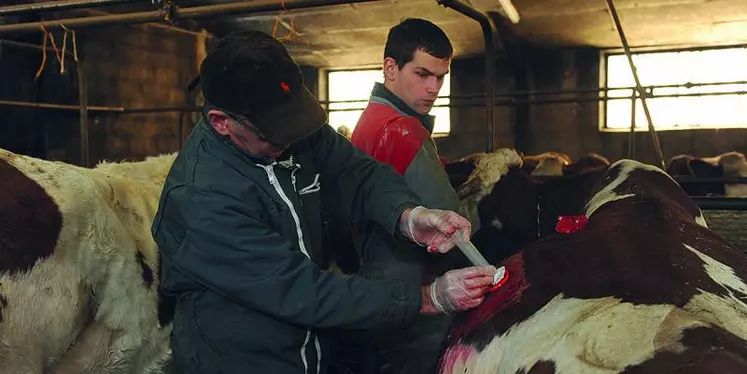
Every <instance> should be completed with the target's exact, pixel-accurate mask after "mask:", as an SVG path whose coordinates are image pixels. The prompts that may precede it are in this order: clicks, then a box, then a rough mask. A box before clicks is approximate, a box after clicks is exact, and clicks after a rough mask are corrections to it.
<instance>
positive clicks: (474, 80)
mask: <svg viewBox="0 0 747 374" xmlns="http://www.w3.org/2000/svg"><path fill="white" fill-rule="evenodd" d="M514 52H515V53H516V55H513V56H512V58H511V60H507V59H505V58H502V59H499V61H497V63H496V74H497V77H498V78H497V85H496V92H499V93H500V92H506V91H510V90H512V89H514V88H515V89H518V90H523V91H527V90H529V91H551V90H574V89H595V88H597V87H598V85H599V52H598V51H597V50H595V49H591V48H577V49H559V48H540V47H522V48H520V49H517V50H515V51H514ZM452 71H453V73H452V74H453V76H452V83H451V85H452V95H469V94H482V93H483V92H484V78H483V77H484V62H483V60H482V58H481V57H475V58H467V59H457V60H455V61H454V62H453V64H452ZM565 97H569V96H565ZM577 97H590V96H589V95H588V94H587V95H584V96H577ZM535 98H540V96H536V97H535ZM556 98H557V96H556ZM473 102H477V103H482V100H481V99H480V100H478V101H473ZM495 118H496V137H495V140H494V141H495V143H494V144H495V147H496V148H497V147H516V148H518V149H519V150H521V151H523V152H525V153H527V154H535V153H541V152H545V151H560V152H565V153H568V154H569V155H571V157H579V156H581V155H584V154H586V153H589V152H597V153H600V154H602V155H604V156H606V157H608V158H611V159H619V158H622V157H627V152H628V134H627V133H603V132H600V131H599V129H598V127H599V122H598V121H599V107H598V104H597V103H596V102H579V103H559V104H558V103H556V104H533V105H527V104H523V105H515V106H513V107H508V106H502V107H501V106H499V107H496V110H495ZM451 126H452V134H451V135H450V136H449V137H447V138H442V139H438V140H437V144H438V147H439V151H440V153H441V154H442V155H443V156H446V157H463V156H465V155H468V154H470V153H474V152H482V151H484V150H485V139H486V136H487V130H486V129H485V110H484V109H483V107H461V108H459V107H457V108H452V114H451ZM658 134H659V138H660V140H661V144H662V150H663V153H664V156H665V158H669V157H671V156H674V155H676V154H681V153H691V154H695V155H702V156H709V155H715V154H719V153H722V152H727V151H731V150H737V151H743V152H744V151H747V129H731V130H690V131H688V130H681V131H660V132H658ZM635 142H636V159H639V160H642V161H644V162H651V163H653V162H656V156H655V152H654V150H653V146H652V142H651V140H650V136H649V134H648V133H647V132H639V133H636V141H635Z"/></svg>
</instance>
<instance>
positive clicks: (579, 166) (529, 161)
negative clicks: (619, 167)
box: [442, 149, 610, 188]
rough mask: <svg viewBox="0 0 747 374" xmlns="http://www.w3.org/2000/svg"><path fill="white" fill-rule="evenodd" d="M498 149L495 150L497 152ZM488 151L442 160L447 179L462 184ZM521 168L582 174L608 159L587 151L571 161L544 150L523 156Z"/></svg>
mask: <svg viewBox="0 0 747 374" xmlns="http://www.w3.org/2000/svg"><path fill="white" fill-rule="evenodd" d="M499 151H500V149H498V150H496V152H499ZM486 155H488V153H473V154H471V155H469V156H466V157H463V158H461V159H457V160H453V161H448V160H442V163H443V164H444V169H446V174H447V175H448V176H449V181H450V182H451V185H452V186H453V187H454V188H459V186H461V185H463V184H464V183H465V182H466V181H467V179H468V178H469V176H470V174H471V173H472V172H473V171H474V170H475V165H476V163H477V162H478V161H480V160H481V159H482V158H484V157H485V156H486ZM520 157H521V159H522V167H521V170H523V171H524V173H526V174H528V175H532V176H535V177H558V176H563V175H576V174H582V173H584V172H586V171H588V170H594V169H598V168H600V167H606V166H609V165H610V161H609V160H608V159H607V158H605V157H603V156H601V155H599V154H597V153H588V154H586V155H584V156H582V157H580V158H579V159H578V160H576V161H573V160H572V159H571V158H570V156H568V155H566V154H564V153H558V152H545V153H541V154H539V155H534V156H523V155H520Z"/></svg>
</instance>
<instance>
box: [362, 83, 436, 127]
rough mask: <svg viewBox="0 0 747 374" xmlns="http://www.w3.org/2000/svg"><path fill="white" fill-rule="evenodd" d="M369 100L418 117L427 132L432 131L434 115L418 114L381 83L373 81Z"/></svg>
mask: <svg viewBox="0 0 747 374" xmlns="http://www.w3.org/2000/svg"><path fill="white" fill-rule="evenodd" d="M370 101H371V102H375V103H379V104H384V105H388V106H390V107H392V108H393V109H395V110H396V111H398V112H400V113H402V114H404V115H407V116H412V117H415V118H417V119H419V120H420V122H421V123H422V124H423V126H425V128H426V130H428V132H429V133H433V125H434V122H435V120H436V117H435V116H432V115H428V114H425V115H424V114H420V113H418V112H416V111H414V110H412V108H410V106H408V105H407V104H405V102H404V101H402V99H400V98H399V97H397V95H395V94H394V93H393V92H392V91H389V89H388V88H386V87H385V86H384V85H383V84H382V83H379V82H376V83H374V88H373V90H372V91H371V99H370Z"/></svg>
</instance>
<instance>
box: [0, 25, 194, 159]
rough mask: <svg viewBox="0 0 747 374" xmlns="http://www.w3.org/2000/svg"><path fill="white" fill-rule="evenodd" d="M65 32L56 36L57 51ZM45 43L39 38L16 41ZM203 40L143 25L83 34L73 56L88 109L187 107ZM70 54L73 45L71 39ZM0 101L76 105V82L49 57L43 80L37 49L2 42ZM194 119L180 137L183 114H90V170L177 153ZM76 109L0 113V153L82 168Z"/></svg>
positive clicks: (70, 70) (69, 64) (69, 66)
mask: <svg viewBox="0 0 747 374" xmlns="http://www.w3.org/2000/svg"><path fill="white" fill-rule="evenodd" d="M62 35H63V34H62V32H55V33H54V36H55V41H56V42H57V45H58V47H61V45H62ZM3 38H5V39H13V40H16V41H23V42H27V43H31V44H37V45H41V44H42V33H41V32H39V33H29V34H24V35H18V36H16V37H13V36H12V35H11V36H6V35H3ZM205 42H206V40H205V37H204V36H201V35H195V34H187V33H181V32H177V31H173V30H170V29H165V28H161V27H154V26H147V25H132V26H116V27H100V28H90V29H81V30H78V31H77V47H78V48H77V49H78V55H79V58H80V63H81V66H82V68H83V71H84V76H85V80H86V82H87V94H88V105H89V106H110V107H125V108H153V107H174V106H192V105H194V103H195V99H194V97H193V96H194V95H193V94H190V95H187V93H186V92H185V90H186V87H187V85H188V84H189V82H190V81H191V80H192V79H193V78H194V77H195V76H196V74H197V72H198V66H199V61H201V60H202V58H203V57H204V52H205V48H204V45H205ZM67 44H68V48H67V49H68V51H72V41H71V39H68V43H67ZM0 50H1V52H0V82H2V83H3V84H2V85H0V86H2V87H0V100H14V101H30V102H36V101H38V102H49V103H58V104H70V105H77V104H78V91H77V80H78V79H77V75H76V70H75V65H74V62H73V60H72V58H68V59H67V60H66V66H65V68H66V72H65V73H64V74H61V73H60V64H59V63H58V61H57V59H56V58H55V56H54V53H53V52H49V53H48V54H47V60H46V64H45V68H44V70H43V73H42V74H41V76H40V77H39V79H34V74H35V72H36V70H37V69H38V67H39V66H40V63H41V60H42V58H41V56H42V55H41V52H40V51H37V50H30V49H22V48H15V47H12V46H9V45H6V46H3V44H2V42H0ZM194 118H195V116H194V115H193V114H189V113H187V114H186V115H185V116H184V118H183V120H184V121H183V129H182V134H180V133H179V120H180V114H179V113H178V112H170V113H151V114H124V113H112V112H96V111H91V112H89V132H88V134H89V164H91V165H94V164H96V163H97V162H98V161H100V160H103V159H108V160H122V159H130V160H134V159H141V158H144V157H146V156H149V155H155V154H159V153H165V152H173V151H176V150H178V149H179V146H180V143H181V142H180V139H181V138H183V137H186V135H187V134H188V133H189V130H190V129H191V127H192V124H193V122H194ZM79 123H80V121H79V117H78V112H77V111H76V110H58V109H38V108H20V107H12V106H0V147H2V148H6V149H9V150H11V151H14V152H19V153H23V154H29V155H32V156H35V157H41V158H47V159H53V160H61V161H66V162H71V163H75V164H81V156H80V144H81V143H80V139H81V136H80V127H79Z"/></svg>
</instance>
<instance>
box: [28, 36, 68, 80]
mask: <svg viewBox="0 0 747 374" xmlns="http://www.w3.org/2000/svg"><path fill="white" fill-rule="evenodd" d="M60 26H61V27H62V29H63V30H65V33H64V34H63V36H62V49H61V50H60V49H59V48H58V47H57V43H56V42H55V40H54V34H52V32H51V31H47V29H46V28H44V25H40V26H39V27H40V28H41V30H42V33H44V41H43V42H42V47H41V48H42V61H41V65H40V66H39V69H38V70H37V71H36V75H35V76H34V80H37V79H39V76H41V73H42V71H44V66H45V65H46V63H47V40H49V41H50V43H52V49H54V54H55V58H57V62H59V63H60V74H65V52H66V51H67V36H68V34H72V42H73V60H75V62H78V43H77V39H76V37H75V30H70V29H68V28H67V27H65V25H63V24H60Z"/></svg>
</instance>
